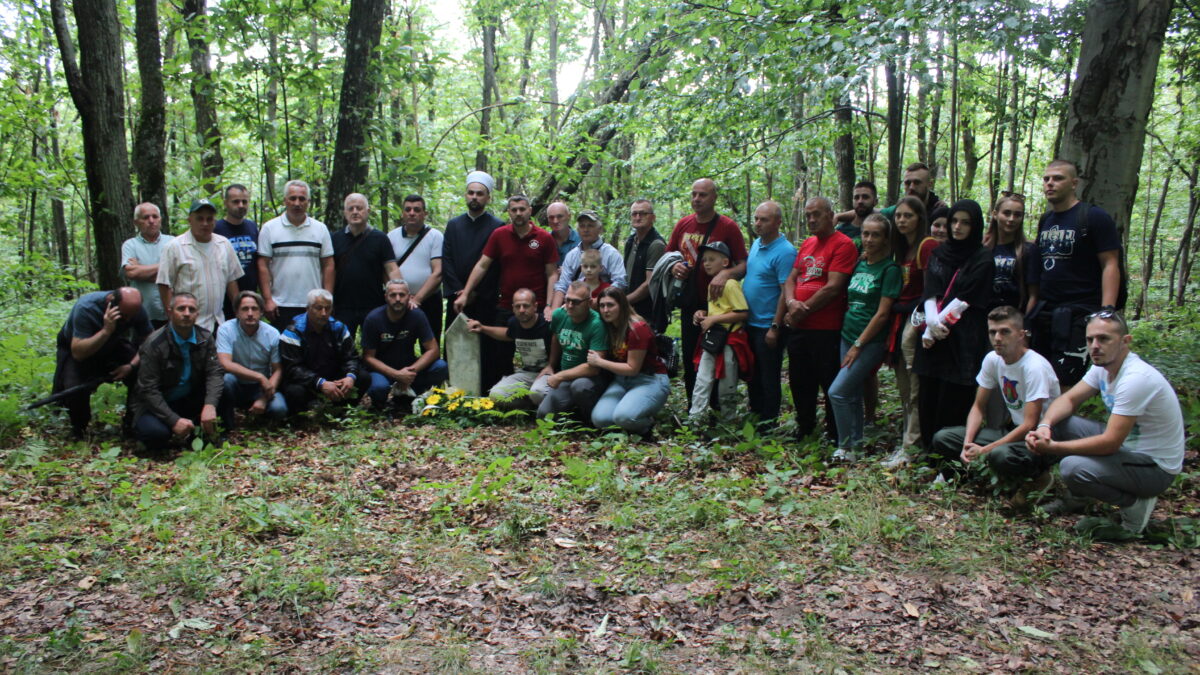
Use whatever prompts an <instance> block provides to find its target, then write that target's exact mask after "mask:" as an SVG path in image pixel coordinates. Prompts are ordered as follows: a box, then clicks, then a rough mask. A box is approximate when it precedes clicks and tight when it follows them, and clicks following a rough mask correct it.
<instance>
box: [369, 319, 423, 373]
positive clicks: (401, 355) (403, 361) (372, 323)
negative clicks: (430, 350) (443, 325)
mask: <svg viewBox="0 0 1200 675" xmlns="http://www.w3.org/2000/svg"><path fill="white" fill-rule="evenodd" d="M432 339H433V329H432V328H430V327H429V319H427V318H426V317H425V312H422V311H421V310H419V309H409V310H408V311H406V312H404V316H402V317H400V320H399V321H392V320H391V318H389V317H388V315H387V307H379V308H378V309H375V310H373V311H372V312H371V313H370V314H368V315H367V318H366V319H364V320H363V325H362V348H363V351H364V352H366V351H367V350H368V349H373V350H375V358H377V359H379V360H380V361H383V362H384V363H386V364H387V365H388V367H389V368H395V369H397V370H399V369H401V368H407V367H408V366H411V365H412V364H413V363H415V362H416V360H417V358H418V357H419V354H418V353H416V351H415V349H414V348H415V347H416V346H417V345H419V344H420V343H422V342H426V341H429V340H432Z"/></svg>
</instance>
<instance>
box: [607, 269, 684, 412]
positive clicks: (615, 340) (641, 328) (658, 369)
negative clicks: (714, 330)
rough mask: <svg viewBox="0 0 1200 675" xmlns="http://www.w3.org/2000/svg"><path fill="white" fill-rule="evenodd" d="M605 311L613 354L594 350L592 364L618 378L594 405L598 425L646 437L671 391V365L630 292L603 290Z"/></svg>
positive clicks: (610, 348)
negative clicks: (631, 302)
mask: <svg viewBox="0 0 1200 675" xmlns="http://www.w3.org/2000/svg"><path fill="white" fill-rule="evenodd" d="M599 311H600V318H601V319H602V320H603V321H604V328H605V330H607V331H608V345H609V350H608V353H609V356H608V358H605V357H604V356H603V355H602V354H601V353H600V352H595V351H589V352H588V359H587V360H588V365H590V366H593V367H596V368H600V369H601V370H607V371H609V372H610V373H612V374H613V375H614V377H613V381H612V384H610V385H608V389H607V390H605V392H604V395H603V396H601V397H600V400H599V401H598V402H597V403H596V407H594V408H592V424H595V425H596V427H597V428H598V429H604V428H606V427H613V426H616V427H620V428H621V429H623V430H625V431H628V432H629V433H633V434H642V435H646V434H648V433H649V432H650V428H651V427H652V426H653V425H654V417H655V415H657V414H658V411H659V410H662V408H663V406H664V405H666V403H667V394H668V393H670V380H669V379H667V367H666V365H665V364H663V362H662V360H661V359H659V358H658V351H657V350H656V349H655V348H654V331H653V330H651V329H650V324H648V323H646V322H645V320H643V319H642V317H640V316H638V315H637V314H635V313H634V311H633V308H632V307H631V306H630V305H629V300H627V299H626V298H625V291H622V290H621V289H619V288H617V287H615V286H610V287H608V288H606V289H604V290H603V291H601V293H600V299H599Z"/></svg>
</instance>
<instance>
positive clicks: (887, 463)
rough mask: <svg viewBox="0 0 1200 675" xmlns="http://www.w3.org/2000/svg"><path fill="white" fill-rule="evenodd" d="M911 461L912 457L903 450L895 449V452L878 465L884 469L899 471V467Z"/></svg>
mask: <svg viewBox="0 0 1200 675" xmlns="http://www.w3.org/2000/svg"><path fill="white" fill-rule="evenodd" d="M911 461H912V457H911V456H909V454H908V452H906V451H905V450H904V448H896V451H895V452H893V453H892V454H891V455H889V456H888V458H887V459H885V460H883V462H881V463H880V465H881V466H882V467H883V468H885V469H899V468H900V467H902V466H904V465H905V464H908V463H909V462H911Z"/></svg>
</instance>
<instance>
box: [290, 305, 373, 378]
mask: <svg viewBox="0 0 1200 675" xmlns="http://www.w3.org/2000/svg"><path fill="white" fill-rule="evenodd" d="M307 328H308V314H301V315H300V316H297V317H296V320H295V321H293V322H292V324H291V325H290V326H288V327H287V328H286V329H284V331H283V332H282V333H280V334H279V359H280V361H282V362H283V381H284V382H285V383H287V384H299V385H300V386H302V387H304V388H305V389H309V390H311V391H316V390H317V383H318V381H320V380H321V379H322V378H324V379H326V380H340V379H342V378H343V377H345V376H347V375H353V376H354V377H355V378H356V379H357V378H359V377H362V376H363V375H362V374H360V373H359V358H358V350H356V349H355V348H354V338H352V337H351V336H350V331H349V330H348V329H347V328H346V326H345V324H343V323H342V322H341V321H338V320H337V319H333V318H330V319H329V323H328V324H327V325H326V326H325V330H323V331H321V332H320V333H311V332H309V331H308V330H307Z"/></svg>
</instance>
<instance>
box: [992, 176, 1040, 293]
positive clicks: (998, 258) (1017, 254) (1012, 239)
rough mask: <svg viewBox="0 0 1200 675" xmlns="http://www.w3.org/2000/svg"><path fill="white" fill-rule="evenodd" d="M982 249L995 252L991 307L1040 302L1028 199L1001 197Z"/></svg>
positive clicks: (993, 253)
mask: <svg viewBox="0 0 1200 675" xmlns="http://www.w3.org/2000/svg"><path fill="white" fill-rule="evenodd" d="M983 245H984V246H987V247H988V248H990V249H991V250H992V260H993V262H994V264H995V265H996V276H995V277H994V278H993V280H992V302H991V303H990V304H991V307H989V308H988V309H993V308H996V307H1002V306H1004V305H1008V306H1010V307H1022V308H1023V307H1026V306H1028V305H1027V302H1028V301H1029V298H1030V297H1032V298H1034V301H1035V302H1036V300H1037V283H1036V281H1035V282H1034V283H1030V281H1032V280H1033V279H1036V277H1033V276H1032V275H1031V274H1030V272H1031V270H1030V262H1031V261H1033V260H1034V256H1035V255H1037V250H1036V247H1035V246H1034V245H1033V242H1029V241H1025V195H1022V194H1018V193H1015V192H1004V193H1001V196H1000V201H998V202H996V207H995V208H994V209H993V210H992V222H991V226H990V227H988V231H987V234H986V235H984V237H983Z"/></svg>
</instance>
